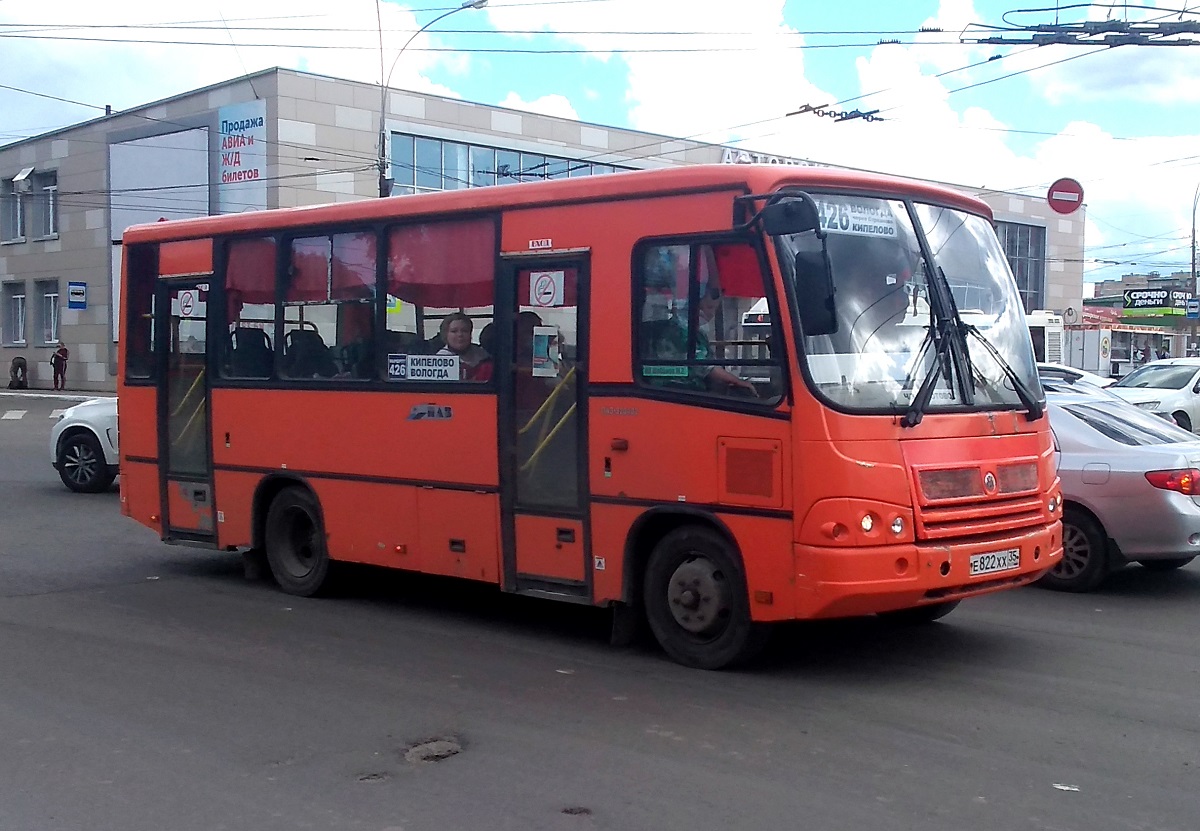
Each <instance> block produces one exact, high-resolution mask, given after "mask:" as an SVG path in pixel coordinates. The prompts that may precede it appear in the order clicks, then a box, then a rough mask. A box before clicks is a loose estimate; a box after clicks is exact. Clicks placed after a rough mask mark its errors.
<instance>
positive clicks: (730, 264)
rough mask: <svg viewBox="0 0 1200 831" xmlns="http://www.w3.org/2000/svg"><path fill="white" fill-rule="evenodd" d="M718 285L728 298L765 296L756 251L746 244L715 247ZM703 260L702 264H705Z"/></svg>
mask: <svg viewBox="0 0 1200 831" xmlns="http://www.w3.org/2000/svg"><path fill="white" fill-rule="evenodd" d="M712 251H713V260H714V262H715V265H716V270H717V274H718V275H720V276H719V278H718V285H719V286H720V288H721V293H722V294H724V295H725V296H726V297H753V298H754V299H756V300H757V299H758V298H760V297H762V296H763V275H762V269H761V268H760V267H759V264H758V257H757V255H756V254H755V252H754V249H753V248H751V247H750V246H749V245H745V244H744V243H738V244H735V245H716V246H713V249H712ZM705 262H706V259H702V260H701V263H702V264H703V263H705Z"/></svg>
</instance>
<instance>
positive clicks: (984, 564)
mask: <svg viewBox="0 0 1200 831" xmlns="http://www.w3.org/2000/svg"><path fill="white" fill-rule="evenodd" d="M1020 567H1021V549H1019V548H1010V549H1008V550H1007V551H989V552H988V553H987V554H972V555H971V576H972V577H976V576H978V575H980V574H995V573H996V572H998V571H1012V570H1013V569H1014V568H1020Z"/></svg>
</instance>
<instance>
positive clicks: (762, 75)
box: [0, 0, 1200, 280]
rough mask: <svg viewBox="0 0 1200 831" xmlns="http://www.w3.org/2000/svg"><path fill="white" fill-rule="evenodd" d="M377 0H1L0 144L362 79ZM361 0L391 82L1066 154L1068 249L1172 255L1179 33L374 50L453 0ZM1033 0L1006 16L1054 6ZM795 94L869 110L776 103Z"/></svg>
mask: <svg viewBox="0 0 1200 831" xmlns="http://www.w3.org/2000/svg"><path fill="white" fill-rule="evenodd" d="M376 5H377V4H376V2H375V0H343V2H341V3H337V4H330V3H328V2H324V1H323V0H322V2H317V0H240V2H233V0H213V1H212V2H203V0H197V1H196V2H192V3H189V4H187V5H182V4H180V5H174V4H162V3H157V2H154V3H152V2H149V0H125V2H121V3H116V4H96V3H92V2H83V0H59V2H56V3H54V4H53V5H52V11H53V13H52V14H50V13H48V12H47V11H46V10H47V9H48V8H51V6H50V4H46V3H44V2H41V3H39V2H32V0H0V36H3V37H4V43H3V46H2V48H0V85H4V86H7V87H13V88H15V89H2V88H0V142H5V141H10V140H13V139H16V138H20V137H23V136H28V135H35V134H37V133H39V132H43V131H46V130H49V129H53V128H56V127H59V126H64V125H67V124H70V123H73V122H76V121H79V120H84V119H87V118H90V117H94V116H95V115H97V114H98V113H99V112H100V111H101V109H102V107H103V105H104V104H111V105H113V106H114V107H115V108H117V109H121V108H124V107H129V106H135V105H138V104H141V103H145V102H148V101H153V100H156V99H159V98H164V97H168V96H171V95H175V94H178V93H181V92H185V91H187V90H190V89H193V88H195V87H198V86H202V85H205V84H210V83H215V82H218V81H222V80H226V79H229V78H231V77H235V76H238V75H241V74H243V73H244V72H246V71H255V70H258V69H263V68H266V67H270V66H286V67H293V68H297V69H305V70H309V71H313V72H318V73H322V74H326V75H332V76H337V77H346V78H354V79H358V80H363V81H368V82H375V83H377V82H378V81H379V79H380V54H379V40H380V33H379V26H378V23H377V16H376V15H377V10H376ZM378 5H379V13H380V16H381V19H382V23H383V27H382V28H383V53H384V61H385V63H386V64H388V65H390V64H391V63H392V61H393V60H395V61H396V63H395V70H394V72H393V75H392V80H391V85H392V86H393V87H401V88H410V89H419V90H422V91H426V92H433V93H439V94H443V95H450V96H455V97H460V98H464V99H466V100H471V101H479V102H483V103H487V104H497V105H504V106H512V107H516V108H519V109H531V110H535V111H538V112H545V113H551V114H556V115H563V116H567V117H573V118H579V119H582V120H584V121H588V122H594V123H599V124H608V125H616V126H623V127H630V128H634V129H641V130H648V131H651V132H657V133H664V134H667V135H674V136H695V137H697V138H700V139H702V140H707V141H713V142H716V143H723V144H730V145H736V146H741V147H744V148H746V149H750V150H758V151H764V152H770V153H776V154H782V155H788V156H796V157H803V158H809V159H813V160H815V161H821V162H827V163H832V164H844V165H850V166H854V167H861V168H868V169H874V170H883V171H887V172H892V173H898V174H903V175H912V176H919V177H923V178H930V179H937V180H941V181H948V182H956V183H963V184H969V185H976V186H983V187H987V188H994V189H997V190H1016V191H1019V192H1022V193H1029V194H1039V195H1040V194H1042V193H1044V192H1045V189H1046V187H1047V185H1049V183H1050V182H1051V181H1053V180H1054V179H1056V178H1058V177H1060V176H1072V177H1074V178H1076V179H1078V180H1079V181H1080V182H1081V183H1082V184H1083V187H1084V191H1085V201H1086V203H1087V206H1088V226H1087V246H1088V250H1087V251H1086V252H1075V253H1077V254H1078V255H1079V256H1081V257H1082V258H1083V259H1084V260H1085V276H1086V278H1087V279H1089V280H1095V279H1099V278H1101V277H1113V276H1119V275H1120V274H1122V273H1128V272H1144V271H1149V270H1157V271H1159V272H1160V273H1169V272H1172V271H1176V270H1187V269H1189V268H1190V233H1191V223H1192V206H1193V197H1194V195H1195V194H1196V192H1197V190H1196V189H1197V187H1198V186H1200V46H1195V47H1166V46H1161V47H1151V46H1123V47H1120V48H1117V49H1101V48H1098V47H1085V46H1067V45H1055V46H1044V47H1032V46H1028V45H1012V46H1001V45H976V44H971V43H968V42H965V41H964V40H963V36H965V37H966V38H968V39H970V38H972V37H985V36H988V35H996V34H1005V35H1006V36H1008V37H1023V36H1024V35H1022V34H1021V33H1016V32H1010V33H1001V32H997V31H994V30H986V29H984V28H983V27H988V26H991V27H994V26H1001V25H1004V16H1005V12H1006V11H1009V10H1012V9H1020V8H1032V7H1034V6H1036V5H1037V4H1036V3H1035V4H1030V3H1020V4H1018V3H1013V2H994V1H993V0H904V2H894V0H893V2H882V1H881V0H859V2H857V3H852V4H847V3H828V2H817V1H816V0H739V2H737V3H729V2H722V3H715V2H704V0H549V2H537V1H536V0H491V2H490V4H489V6H488V7H487V8H486V9H483V10H464V11H461V12H457V13H455V14H453V15H452V16H450V17H448V18H446V19H445V20H442V21H440V22H439V23H438V24H437V25H436V26H434V27H433V28H432V29H431V30H430V32H428V33H427V34H425V35H421V36H420V37H418V38H417V39H416V40H415V41H414V42H413V44H412V45H411V46H410V47H409V48H408V50H406V51H405V52H404V54H403V55H399V59H397V55H398V53H399V49H400V47H401V46H402V45H403V43H404V42H405V41H406V40H407V39H408V37H409V36H410V35H411V34H412V33H413V32H414V31H416V29H417V28H419V27H420V26H422V25H424V24H426V23H428V22H429V21H431V20H433V19H434V18H435V17H437V16H438V15H439V14H441V13H442V12H444V11H446V10H448V9H450V8H453V7H455V6H456V5H457V0H423V2H417V1H416V0H410V2H407V3H397V2H391V1H390V0H380V2H379V4H378ZM1045 5H1046V6H1048V10H1047V11H1045V12H1041V13H1035V14H1019V15H1013V14H1009V15H1008V19H1009V20H1010V21H1011V22H1013V23H1019V24H1025V25H1029V24H1046V23H1054V22H1055V15H1056V12H1055V9H1054V6H1055V4H1054V3H1046V4H1045ZM1059 5H1060V7H1061V6H1063V4H1059ZM1182 5H1183V4H1181V3H1179V2H1178V0H1172V2H1171V3H1167V2H1165V0H1155V2H1138V3H1135V4H1132V5H1129V4H1126V5H1124V6H1111V5H1108V4H1106V5H1103V6H1101V5H1090V6H1088V5H1084V4H1074V5H1071V6H1070V7H1062V8H1060V9H1059V11H1058V12H1057V19H1058V22H1060V23H1079V22H1082V21H1084V20H1093V21H1103V20H1106V19H1107V20H1116V21H1122V20H1129V21H1148V20H1159V21H1178V20H1180V19H1182V20H1184V21H1190V22H1193V23H1196V22H1200V12H1197V13H1191V14H1184V15H1182V16H1181V15H1180V14H1179V11H1178V10H1179V8H1181V7H1182ZM1172 9H1173V11H1169V10H1172ZM185 23H186V24H189V28H180V26H179V25H178V24H185ZM163 24H175V25H174V26H173V27H172V28H168V27H167V26H165V25H163ZM66 26H76V27H79V28H74V29H68V28H65V27H66ZM113 26H121V27H123V28H107V27H113ZM922 27H924V28H927V29H930V28H932V29H935V30H940V31H932V32H927V33H924V34H919V35H918V34H916V32H917V30H918V29H920V28H922ZM865 30H869V31H865ZM820 32H828V33H830V34H818V33H820ZM886 38H894V39H896V40H899V41H900V44H885V45H881V44H880V43H879V41H880V40H881V39H886ZM86 39H92V40H86ZM1193 39H1195V40H1197V41H1198V42H1200V34H1197V35H1194V36H1193ZM133 41H137V42H133ZM180 41H197V42H200V45H185V44H183V43H180ZM234 44H237V46H236V48H235V46H234ZM435 50H436V51H435ZM486 50H498V51H486ZM562 50H565V51H566V52H567V54H556V53H555V52H556V51H562ZM989 59H990V60H989ZM973 64H977V65H975V66H972V65H973ZM968 67H969V68H968ZM1010 73H1013V76H1012V77H1009V78H1003V79H999V78H1000V76H1003V75H1008V74H1010ZM993 79H999V80H993ZM971 85H978V86H973V87H972V88H969V89H968V88H967V87H971ZM31 93H39V94H40V96H39V95H34V94H31ZM44 96H51V97H52V98H60V99H68V100H69V101H71V102H77V103H73V104H72V103H66V102H64V101H57V100H52V98H47V97H44ZM852 99H853V100H852ZM842 102H849V103H842ZM806 103H807V104H813V105H817V104H827V105H830V106H832V107H836V108H839V109H852V108H855V107H857V108H860V109H864V110H866V109H879V110H880V111H881V113H880V114H881V115H882V116H884V117H885V119H886V120H884V121H879V122H874V123H867V122H864V121H861V120H859V121H852V122H842V123H837V124H835V123H833V122H832V121H831V120H830V119H825V118H817V117H814V116H811V115H797V116H790V117H788V116H787V115H786V114H787V113H789V112H792V111H794V110H796V109H797V108H798V107H799V106H800V105H802V104H806ZM98 108H101V109H98ZM744 125H749V126H744Z"/></svg>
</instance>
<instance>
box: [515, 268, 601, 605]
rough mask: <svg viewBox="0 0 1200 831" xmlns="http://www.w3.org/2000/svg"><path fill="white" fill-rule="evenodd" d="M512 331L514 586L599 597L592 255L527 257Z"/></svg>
mask: <svg viewBox="0 0 1200 831" xmlns="http://www.w3.org/2000/svg"><path fill="white" fill-rule="evenodd" d="M503 274H504V277H505V284H506V286H505V289H504V294H503V295H501V296H506V297H508V298H510V299H511V305H510V306H509V309H510V310H511V313H510V315H509V316H508V321H509V331H510V333H511V336H510V337H509V338H508V339H507V343H506V344H504V345H503V346H504V347H507V348H506V349H504V351H502V352H501V355H500V357H501V359H502V361H501V367H504V366H505V365H506V366H507V369H508V371H507V372H505V371H501V372H500V379H499V380H500V384H501V424H502V428H501V454H500V459H501V470H500V492H501V504H502V506H503V523H502V527H503V543H504V585H505V587H506V588H507V589H509V590H511V591H518V592H522V593H526V594H541V595H550V596H554V597H557V598H566V599H571V598H578V599H580V600H585V601H586V600H590V598H591V585H592V580H591V567H590V565H591V564H590V559H589V544H588V539H587V534H588V525H587V523H586V522H585V521H584V517H585V516H586V513H585V509H586V506H587V463H586V459H587V447H586V437H587V431H586V424H585V414H586V413H587V406H586V399H585V396H586V395H587V338H586V332H587V326H586V303H585V300H584V298H585V296H586V291H585V287H586V285H587V259H586V258H585V257H581V256H573V257H571V258H566V259H564V258H549V257H548V258H544V259H543V258H538V259H536V260H535V259H531V258H528V257H522V258H520V259H519V260H516V261H509V262H507V263H506V267H505V269H504V271H503Z"/></svg>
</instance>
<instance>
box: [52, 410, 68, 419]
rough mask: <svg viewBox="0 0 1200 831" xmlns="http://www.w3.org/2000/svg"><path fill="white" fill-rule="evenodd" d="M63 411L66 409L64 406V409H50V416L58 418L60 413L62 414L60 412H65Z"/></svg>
mask: <svg viewBox="0 0 1200 831" xmlns="http://www.w3.org/2000/svg"><path fill="white" fill-rule="evenodd" d="M65 412H66V409H65V408H64V409H61V410H51V411H50V418H58V417H59V416H60V415H62V414H63V413H65Z"/></svg>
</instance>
